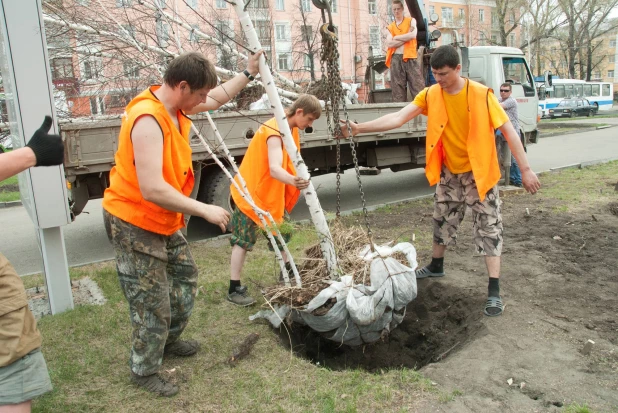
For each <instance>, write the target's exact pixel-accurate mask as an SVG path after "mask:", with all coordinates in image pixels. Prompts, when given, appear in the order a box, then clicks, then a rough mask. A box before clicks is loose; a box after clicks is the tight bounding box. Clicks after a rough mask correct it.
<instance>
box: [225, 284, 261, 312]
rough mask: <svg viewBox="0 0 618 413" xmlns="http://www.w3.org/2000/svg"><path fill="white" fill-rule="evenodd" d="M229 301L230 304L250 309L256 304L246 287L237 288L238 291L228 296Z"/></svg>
mask: <svg viewBox="0 0 618 413" xmlns="http://www.w3.org/2000/svg"><path fill="white" fill-rule="evenodd" d="M227 300H228V301H229V302H230V303H232V304H236V305H237V306H240V307H248V306H250V305H253V304H255V299H254V298H253V297H251V296H250V295H249V294H248V293H247V287H245V286H244V285H243V286H240V287H236V290H235V291H234V292H233V293H231V294H228V295H227Z"/></svg>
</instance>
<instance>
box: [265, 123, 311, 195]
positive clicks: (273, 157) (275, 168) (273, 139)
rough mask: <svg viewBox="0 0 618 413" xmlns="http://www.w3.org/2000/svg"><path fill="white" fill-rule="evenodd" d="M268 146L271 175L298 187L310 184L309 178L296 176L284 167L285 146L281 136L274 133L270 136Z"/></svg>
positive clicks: (303, 187) (301, 187) (305, 186)
mask: <svg viewBox="0 0 618 413" xmlns="http://www.w3.org/2000/svg"><path fill="white" fill-rule="evenodd" d="M266 145H267V146H268V166H269V168H270V176H272V177H273V178H275V179H276V180H277V181H280V182H283V183H284V184H286V185H292V186H295V187H296V188H298V189H305V188H307V187H308V186H309V180H308V179H302V178H301V177H299V176H294V175H292V174H290V173H289V172H288V171H286V170H285V169H283V166H282V165H283V147H282V142H281V137H280V136H277V135H273V136H270V137H268V140H267V141H266Z"/></svg>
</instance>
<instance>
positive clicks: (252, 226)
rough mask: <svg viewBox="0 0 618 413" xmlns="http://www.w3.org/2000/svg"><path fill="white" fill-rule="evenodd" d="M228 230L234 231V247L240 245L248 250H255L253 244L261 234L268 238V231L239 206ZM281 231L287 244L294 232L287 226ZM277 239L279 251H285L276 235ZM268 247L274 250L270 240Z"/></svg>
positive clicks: (231, 241) (235, 209)
mask: <svg viewBox="0 0 618 413" xmlns="http://www.w3.org/2000/svg"><path fill="white" fill-rule="evenodd" d="M228 231H230V232H231V233H232V237H231V238H230V245H231V246H232V247H233V246H234V245H238V246H239V247H241V248H242V249H244V250H247V251H251V250H253V246H254V245H255V243H256V242H257V238H258V235H259V234H262V235H264V236H265V237H266V239H268V236H267V235H266V231H264V230H263V229H261V228H260V227H259V226H258V225H257V224H256V223H255V222H253V220H252V219H251V218H249V217H248V216H246V215H245V214H243V213H242V212H241V211H240V210H239V209H238V208H234V212H233V213H232V217H231V218H230V223H229V224H228ZM279 232H281V236H282V237H283V240H284V241H285V243H286V244H287V243H288V242H289V241H290V239H291V238H292V234H291V233H290V232H289V231H288V230H286V229H285V226H284V227H280V228H279ZM275 241H277V248H278V249H279V251H283V246H282V245H281V243H280V242H279V239H278V238H276V237H275ZM268 249H269V250H271V251H273V246H272V245H271V243H270V241H269V242H268Z"/></svg>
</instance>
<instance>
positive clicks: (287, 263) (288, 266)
mask: <svg viewBox="0 0 618 413" xmlns="http://www.w3.org/2000/svg"><path fill="white" fill-rule="evenodd" d="M285 269H286V271H287V272H288V277H289V278H290V282H292V281H293V280H294V271H292V265H291V264H290V263H289V262H286V263H285ZM279 284H281V285H284V284H285V280H284V279H283V272H282V271H281V270H280V271H279Z"/></svg>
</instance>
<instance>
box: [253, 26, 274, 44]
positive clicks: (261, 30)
mask: <svg viewBox="0 0 618 413" xmlns="http://www.w3.org/2000/svg"><path fill="white" fill-rule="evenodd" d="M269 23H270V22H269V21H268V20H256V21H254V22H253V27H254V28H255V31H256V32H257V35H258V40H259V41H260V43H261V44H262V46H264V45H270V43H271V41H270V24H269Z"/></svg>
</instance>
